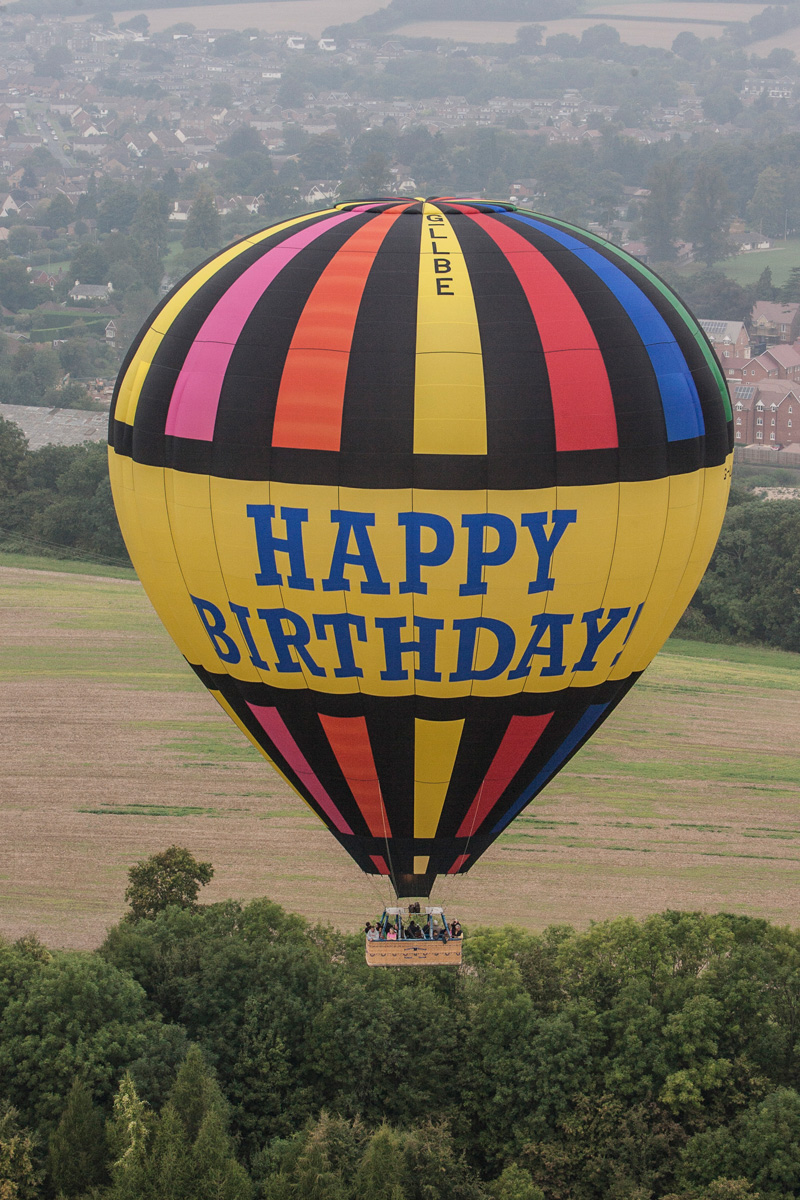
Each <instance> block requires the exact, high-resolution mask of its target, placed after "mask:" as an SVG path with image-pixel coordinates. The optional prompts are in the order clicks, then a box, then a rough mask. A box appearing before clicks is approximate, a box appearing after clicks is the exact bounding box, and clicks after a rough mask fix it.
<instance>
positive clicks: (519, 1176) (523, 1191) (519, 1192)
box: [489, 1163, 545, 1200]
mask: <svg viewBox="0 0 800 1200" xmlns="http://www.w3.org/2000/svg"><path fill="white" fill-rule="evenodd" d="M489 1196H490V1197H491V1200H545V1195H544V1192H543V1191H542V1189H541V1188H540V1187H537V1186H536V1184H535V1183H534V1182H533V1179H532V1177H531V1174H530V1172H529V1171H526V1170H524V1168H522V1167H518V1166H517V1165H516V1163H512V1164H511V1166H510V1167H506V1169H505V1170H504V1171H503V1173H502V1175H500V1177H499V1178H498V1179H496V1180H495V1182H494V1183H493V1184H492V1185H491V1186H490V1188H489Z"/></svg>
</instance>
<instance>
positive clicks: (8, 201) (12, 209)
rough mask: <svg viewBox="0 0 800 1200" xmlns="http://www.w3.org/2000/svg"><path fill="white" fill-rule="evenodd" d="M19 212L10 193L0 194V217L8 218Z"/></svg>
mask: <svg viewBox="0 0 800 1200" xmlns="http://www.w3.org/2000/svg"><path fill="white" fill-rule="evenodd" d="M18 212H19V205H18V204H17V202H16V200H15V199H14V197H13V196H12V195H11V193H10V192H0V217H9V216H11V214H12V213H18Z"/></svg>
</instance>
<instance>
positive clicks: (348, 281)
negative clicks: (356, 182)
mask: <svg viewBox="0 0 800 1200" xmlns="http://www.w3.org/2000/svg"><path fill="white" fill-rule="evenodd" d="M399 215H400V214H399V213H394V214H391V213H380V214H379V215H377V216H376V217H374V219H373V220H371V221H369V222H368V223H367V224H366V225H363V226H362V227H361V229H359V230H357V231H356V233H354V234H353V236H352V237H351V238H349V239H348V241H347V242H345V244H344V246H342V248H341V249H340V250H339V251H337V253H336V254H335V255H334V257H333V258H332V259H331V261H330V262H329V263H328V265H327V267H326V268H325V270H324V271H323V272H322V274H321V275H320V277H319V279H318V280H317V282H316V284H315V285H314V290H313V291H312V293H311V295H310V296H309V298H308V300H307V301H306V305H305V308H304V309H303V311H302V313H301V315H300V320H299V321H298V322H297V326H296V327H295V331H294V334H293V336H292V344H291V346H290V347H289V353H288V354H287V356H286V362H285V363H284V367H283V374H282V376H281V385H280V389H279V391H278V401H277V405H276V408H275V423H274V426H273V431H272V444H273V446H289V447H292V448H294V449H298V450H338V449H339V443H340V441H341V436H342V408H343V407H344V387H345V382H346V380H347V366H348V363H349V361H350V347H351V345H352V342H353V330H354V328H355V324H356V317H357V316H358V310H359V308H360V306H361V299H362V296H363V295H364V287H365V286H366V282H367V277H368V275H369V273H370V270H371V269H372V264H373V262H374V261H375V255H376V254H377V253H378V250H379V249H380V247H381V244H382V243H383V239H384V238H385V237H386V235H387V233H388V232H389V230H390V229H391V228H392V226H393V225H394V222H395V221H396V220H397V219H398V217H399Z"/></svg>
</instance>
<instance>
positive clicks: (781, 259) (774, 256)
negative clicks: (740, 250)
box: [702, 238, 800, 287]
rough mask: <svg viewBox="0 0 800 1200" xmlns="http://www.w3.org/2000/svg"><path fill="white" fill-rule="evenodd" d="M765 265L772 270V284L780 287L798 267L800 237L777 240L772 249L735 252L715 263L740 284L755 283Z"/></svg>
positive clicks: (799, 263) (799, 261) (799, 264)
mask: <svg viewBox="0 0 800 1200" xmlns="http://www.w3.org/2000/svg"><path fill="white" fill-rule="evenodd" d="M765 267H769V269H770V271H771V272H772V282H773V284H774V285H775V286H776V287H781V285H782V284H784V283H785V282H786V280H787V279H788V278H789V273H790V272H791V271H792V269H793V268H794V267H800V238H789V239H788V240H787V241H786V242H784V241H780V242H777V243H776V245H775V246H774V247H773V248H772V250H753V251H751V252H750V253H748V254H735V255H733V257H732V258H726V259H724V260H723V261H722V262H720V263H717V269H718V270H720V271H724V272H725V274H726V275H729V276H730V278H731V279H735V280H736V282H737V283H741V284H748V283H755V282H756V281H757V279H758V277H759V275H760V274H761V272H762V271H763V270H764V268H765ZM702 269H703V270H704V269H705V268H702Z"/></svg>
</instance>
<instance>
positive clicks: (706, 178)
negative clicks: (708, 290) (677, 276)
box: [684, 163, 733, 267]
mask: <svg viewBox="0 0 800 1200" xmlns="http://www.w3.org/2000/svg"><path fill="white" fill-rule="evenodd" d="M732 210H733V197H732V196H731V194H730V191H729V190H728V185H727V183H726V182H725V176H724V175H723V174H722V171H721V170H720V169H719V167H717V166H711V165H709V164H707V163H700V165H699V166H698V167H697V169H696V170H695V173H694V182H693V184H692V189H691V191H690V192H689V195H688V197H687V200H686V210H685V213H684V229H685V232H686V237H687V238H688V239H689V240H690V241H691V242H693V243H694V245H695V248H696V250H697V253H698V255H699V257H700V258H701V259H702V261H703V262H704V263H705V264H706V266H708V267H711V266H713V264H714V263H715V262H717V260H718V259H720V258H724V257H725V256H726V254H727V253H728V238H727V232H728V222H729V218H730V215H731V212H732Z"/></svg>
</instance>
